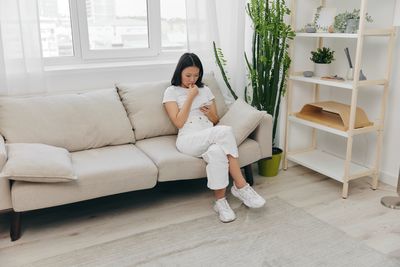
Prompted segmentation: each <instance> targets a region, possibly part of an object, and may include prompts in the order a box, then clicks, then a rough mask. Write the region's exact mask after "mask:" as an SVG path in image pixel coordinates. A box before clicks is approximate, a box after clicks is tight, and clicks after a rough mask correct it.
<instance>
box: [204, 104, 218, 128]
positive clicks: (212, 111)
mask: <svg viewBox="0 0 400 267" xmlns="http://www.w3.org/2000/svg"><path fill="white" fill-rule="evenodd" d="M200 111H201V112H203V114H204V115H206V117H207V118H208V119H209V120H210V121H211V122H212V123H213V124H214V125H215V124H217V123H218V121H219V118H218V115H217V106H216V105H215V102H214V101H212V103H211V104H210V105H204V106H202V107H200Z"/></svg>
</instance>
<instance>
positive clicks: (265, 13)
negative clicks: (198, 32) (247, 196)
mask: <svg viewBox="0 0 400 267" xmlns="http://www.w3.org/2000/svg"><path fill="white" fill-rule="evenodd" d="M246 11H247V14H248V15H249V17H250V19H251V21H252V25H253V29H254V33H253V39H252V40H253V41H252V54H251V55H250V57H247V55H246V53H245V55H244V56H245V61H246V64H247V69H248V78H249V85H248V86H246V88H245V100H246V101H247V102H248V103H250V104H251V105H252V106H254V107H255V108H257V109H258V110H265V111H267V113H268V114H271V115H272V117H273V130H272V138H273V140H272V144H273V146H274V147H273V151H272V154H273V155H272V159H264V160H260V161H259V162H258V165H259V173H260V174H261V175H263V176H275V175H277V173H278V170H279V165H280V158H281V154H282V149H280V148H278V147H275V145H276V130H277V125H278V117H279V110H280V103H281V99H282V97H283V96H284V94H285V89H286V80H287V77H288V69H289V66H290V63H291V60H290V57H289V53H288V48H289V44H288V43H289V40H290V39H293V38H294V36H295V33H294V31H293V30H292V28H291V26H290V25H288V24H286V23H285V20H284V16H285V15H289V14H290V9H289V8H288V7H286V4H285V1H284V0H276V1H269V0H250V2H249V3H248V4H247V8H246ZM214 52H215V57H216V60H217V63H218V66H219V67H220V70H221V73H222V76H223V77H224V81H225V83H226V85H227V86H228V88H229V89H230V91H231V92H233V90H232V88H231V86H230V85H229V81H228V79H227V78H226V73H225V71H224V68H223V66H224V64H225V63H226V61H225V60H224V58H223V54H222V51H221V50H220V49H218V48H216V47H215V44H214ZM249 58H250V59H251V61H250V60H249ZM232 95H233V96H234V97H235V96H236V95H235V94H234V92H233V94H232ZM236 98H237V96H236V97H235V99H236Z"/></svg>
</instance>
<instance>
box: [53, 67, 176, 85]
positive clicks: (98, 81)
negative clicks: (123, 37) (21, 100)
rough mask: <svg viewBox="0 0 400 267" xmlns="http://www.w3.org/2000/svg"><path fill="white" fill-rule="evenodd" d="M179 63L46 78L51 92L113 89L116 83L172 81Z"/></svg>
mask: <svg viewBox="0 0 400 267" xmlns="http://www.w3.org/2000/svg"><path fill="white" fill-rule="evenodd" d="M177 61H178V59H177V60H176V62H169V63H168V62H167V63H156V64H152V65H142V66H120V67H102V68H99V67H98V68H91V69H72V70H58V71H56V70H52V71H46V73H45V76H46V83H47V88H48V90H49V91H50V92H55V91H70V90H72V91H75V90H77V91H80V90H89V89H100V88H112V87H114V84H116V83H136V82H149V81H161V80H170V79H171V78H172V74H173V71H174V69H175V66H176V63H177Z"/></svg>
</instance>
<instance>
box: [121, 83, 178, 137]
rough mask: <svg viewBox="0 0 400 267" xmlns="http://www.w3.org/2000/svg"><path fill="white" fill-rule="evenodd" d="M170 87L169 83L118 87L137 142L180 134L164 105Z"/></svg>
mask: <svg viewBox="0 0 400 267" xmlns="http://www.w3.org/2000/svg"><path fill="white" fill-rule="evenodd" d="M168 86H169V82H153V83H143V84H132V85H123V84H118V85H117V88H118V93H119V95H120V97H121V100H122V103H123V104H124V106H125V109H126V111H127V113H128V117H129V119H130V121H131V124H132V126H133V129H134V130H135V137H136V140H142V139H144V138H150V137H154V136H160V135H168V134H177V133H178V129H177V128H176V127H175V126H174V125H173V124H172V122H171V121H170V119H169V118H168V114H167V112H166V111H165V109H164V106H163V104H162V98H163V94H164V91H165V89H167V87H168Z"/></svg>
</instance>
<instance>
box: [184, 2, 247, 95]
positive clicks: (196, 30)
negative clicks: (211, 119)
mask: <svg viewBox="0 0 400 267" xmlns="http://www.w3.org/2000/svg"><path fill="white" fill-rule="evenodd" d="M245 5H246V0H234V1H232V0H186V8H187V22H188V43H189V50H190V51H191V52H193V53H195V54H197V55H198V56H199V57H200V59H201V60H202V62H203V64H204V68H205V71H206V72H209V71H213V72H214V73H215V75H216V77H217V80H218V82H219V84H220V86H221V88H223V90H224V92H223V93H224V95H225V96H226V98H227V100H228V102H229V101H230V100H232V98H231V97H230V93H229V92H228V89H227V88H226V87H225V84H224V82H223V80H222V78H221V75H220V71H219V69H218V67H217V65H216V63H215V57H214V52H213V47H212V42H213V41H215V42H216V44H217V47H220V48H222V51H223V53H224V56H225V59H226V60H227V66H226V67H225V70H226V71H227V73H228V76H229V78H230V80H229V82H230V84H231V86H232V88H233V89H234V91H235V92H236V94H237V95H238V96H239V97H241V98H243V95H244V87H245V85H246V67H245V61H244V49H245V32H246V19H245V18H246V12H245Z"/></svg>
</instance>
